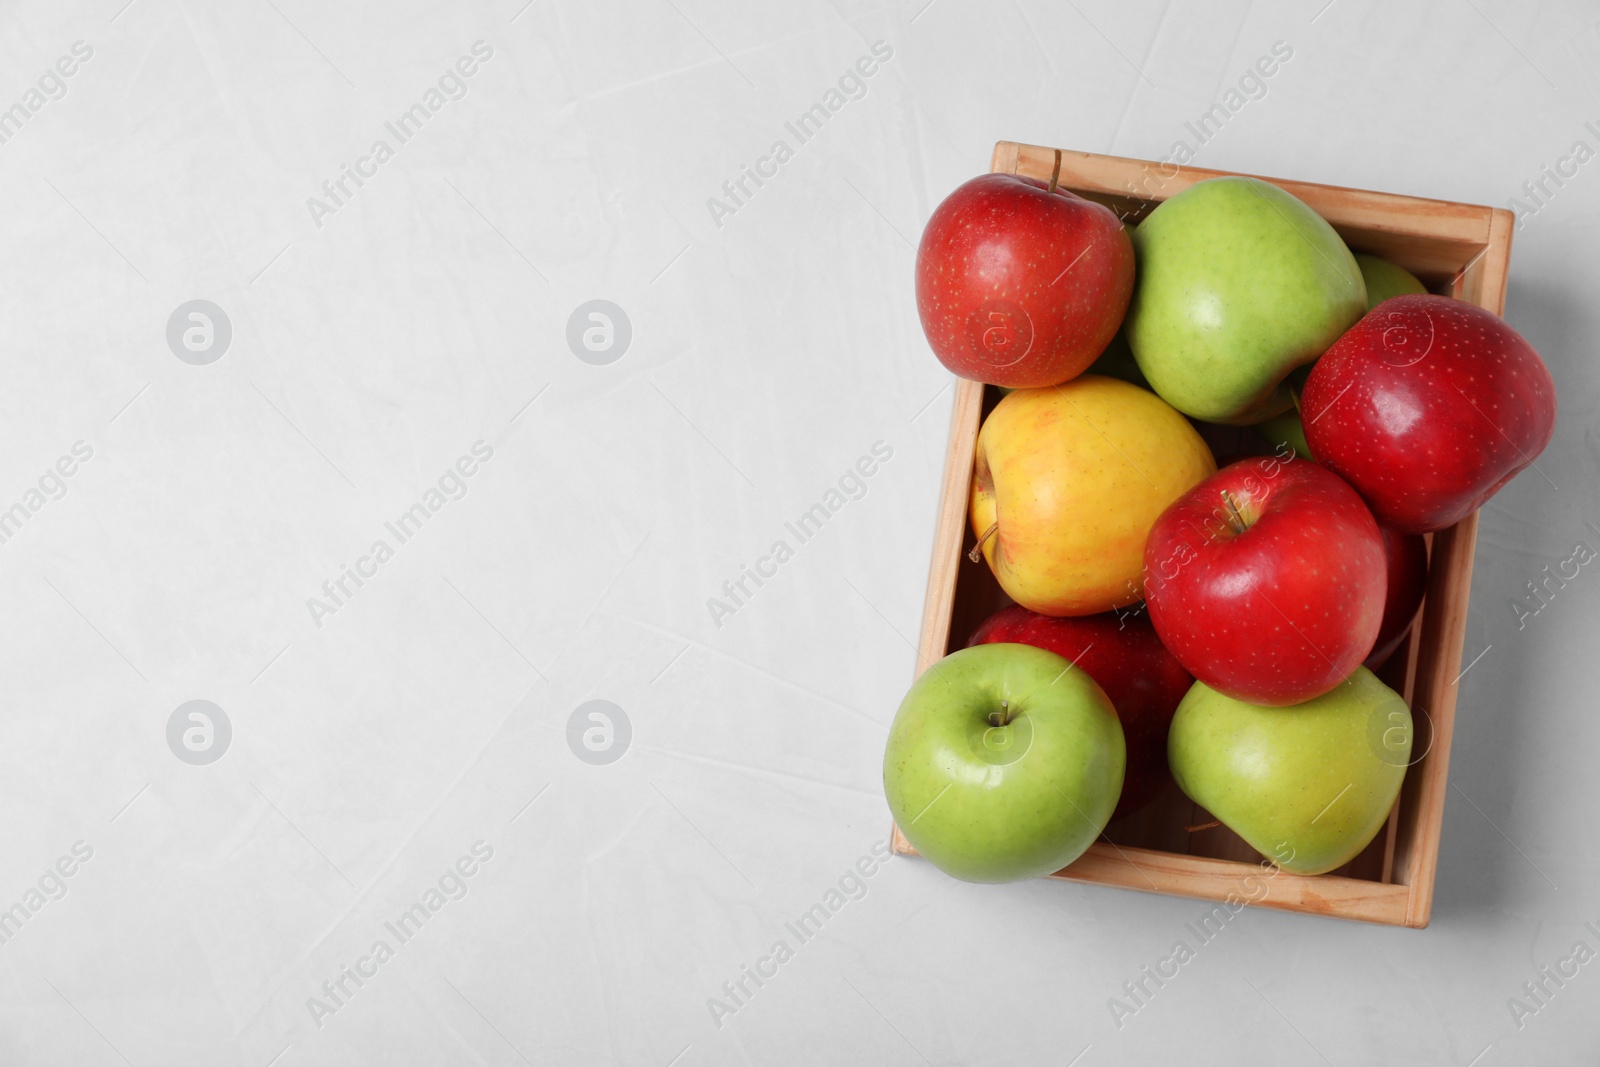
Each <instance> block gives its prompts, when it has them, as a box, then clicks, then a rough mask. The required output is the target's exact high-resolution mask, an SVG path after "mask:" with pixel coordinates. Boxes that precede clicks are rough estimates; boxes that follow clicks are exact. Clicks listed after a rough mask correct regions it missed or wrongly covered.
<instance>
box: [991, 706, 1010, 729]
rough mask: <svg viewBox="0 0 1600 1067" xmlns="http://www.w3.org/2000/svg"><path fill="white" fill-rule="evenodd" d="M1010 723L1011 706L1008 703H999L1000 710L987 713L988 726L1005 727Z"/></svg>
mask: <svg viewBox="0 0 1600 1067" xmlns="http://www.w3.org/2000/svg"><path fill="white" fill-rule="evenodd" d="M1010 722H1011V705H1010V703H1009V702H1008V701H1005V700H1002V701H1001V702H1000V710H998V711H991V712H990V713H989V725H990V726H1005V725H1006V724H1008V723H1010Z"/></svg>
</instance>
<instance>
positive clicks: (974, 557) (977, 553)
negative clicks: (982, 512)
mask: <svg viewBox="0 0 1600 1067" xmlns="http://www.w3.org/2000/svg"><path fill="white" fill-rule="evenodd" d="M998 529H1000V524H999V523H998V522H991V523H990V524H989V528H988V529H987V530H985V531H983V536H982V537H980V538H978V543H977V544H975V545H973V546H972V551H971V552H968V553H967V558H968V559H970V560H971V561H972V562H974V563H976V562H978V561H979V560H980V559H982V558H983V544H984V542H985V541H987V540H989V538H991V537H993V536H994V532H995V531H996V530H998Z"/></svg>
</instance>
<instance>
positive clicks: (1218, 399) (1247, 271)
mask: <svg viewBox="0 0 1600 1067" xmlns="http://www.w3.org/2000/svg"><path fill="white" fill-rule="evenodd" d="M1133 246H1134V251H1135V253H1136V254H1137V257H1138V264H1139V277H1138V282H1137V284H1136V285H1135V286H1134V291H1133V302H1132V303H1131V304H1130V305H1129V307H1128V316H1127V319H1126V320H1125V321H1124V328H1125V329H1126V330H1127V332H1128V341H1129V343H1130V344H1131V345H1132V346H1133V355H1134V358H1135V359H1137V360H1138V362H1139V369H1140V370H1141V371H1143V372H1144V376H1145V377H1146V378H1147V379H1149V381H1150V386H1151V388H1153V389H1154V390H1155V391H1156V392H1157V393H1159V394H1160V395H1161V398H1162V399H1163V400H1165V401H1166V402H1167V403H1169V404H1171V405H1172V406H1173V407H1175V408H1177V409H1178V410H1179V411H1182V412H1184V413H1185V414H1187V415H1192V416H1194V417H1195V418H1197V419H1204V420H1206V421H1207V422H1221V423H1230V424H1234V425H1245V424H1249V423H1254V422H1260V421H1261V420H1262V419H1266V418H1270V417H1272V416H1273V415H1277V414H1279V413H1281V412H1283V411H1287V410H1288V409H1289V406H1290V398H1289V390H1288V387H1287V386H1286V385H1285V384H1284V379H1285V378H1286V377H1287V376H1288V374H1289V372H1290V371H1292V370H1294V369H1295V368H1296V367H1299V366H1301V365H1302V364H1306V363H1310V362H1311V361H1312V360H1314V359H1316V358H1317V357H1318V356H1320V355H1322V353H1323V352H1324V351H1325V350H1326V349H1327V348H1328V346H1329V345H1331V344H1333V342H1334V341H1335V340H1337V339H1338V337H1339V335H1340V334H1342V333H1343V332H1344V331H1345V330H1346V329H1347V328H1349V327H1350V325H1351V324H1352V323H1354V322H1355V321H1356V320H1357V319H1359V318H1360V317H1361V316H1362V315H1363V314H1364V313H1365V312H1366V309H1367V291H1366V286H1365V283H1363V281H1362V280H1361V271H1360V269H1359V268H1358V267H1357V266H1356V261H1355V258H1354V257H1353V256H1352V255H1351V254H1350V250H1349V249H1348V248H1346V247H1345V244H1344V241H1342V240H1341V239H1340V238H1339V235H1338V234H1337V233H1335V232H1334V231H1333V227H1332V226H1329V225H1328V224H1327V222H1325V221H1324V220H1323V219H1322V217H1321V216H1320V215H1318V214H1317V213H1316V212H1315V211H1312V210H1311V209H1310V208H1309V207H1307V206H1306V205H1305V204H1304V203H1302V202H1301V201H1300V200H1299V199H1297V198H1295V197H1294V196H1291V195H1290V194H1289V193H1286V192H1284V191H1283V190H1282V189H1280V188H1278V187H1277V186H1276V185H1272V184H1270V183H1269V182H1264V181H1261V180H1260V179H1259V178H1245V177H1240V176H1237V175H1231V176H1228V177H1222V178H1209V179H1207V180H1205V181H1201V182H1196V183H1195V184H1194V185H1191V186H1190V187H1189V188H1187V189H1185V190H1183V191H1182V192H1181V193H1178V194H1177V195H1176V196H1174V197H1172V198H1171V199H1170V200H1167V201H1165V202H1164V203H1162V204H1161V205H1160V206H1158V207H1157V208H1156V209H1155V210H1154V211H1152V212H1151V213H1150V216H1149V217H1148V218H1147V219H1145V220H1144V221H1143V222H1142V223H1140V224H1139V226H1138V227H1137V228H1136V229H1135V230H1134V231H1133Z"/></svg>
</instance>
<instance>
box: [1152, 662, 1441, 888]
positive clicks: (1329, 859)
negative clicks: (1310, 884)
mask: <svg viewBox="0 0 1600 1067" xmlns="http://www.w3.org/2000/svg"><path fill="white" fill-rule="evenodd" d="M1411 730H1412V723H1411V709H1409V708H1408V707H1406V702H1405V701H1404V700H1402V699H1401V698H1400V695H1399V694H1398V693H1396V692H1395V691H1394V690H1393V689H1390V688H1389V687H1388V686H1386V685H1384V684H1383V683H1382V682H1380V681H1378V679H1377V677H1376V676H1375V675H1374V674H1373V673H1372V672H1371V671H1369V670H1367V669H1366V668H1365V667H1357V668H1356V669H1355V672H1354V673H1353V674H1351V675H1350V677H1349V678H1347V679H1345V680H1344V681H1343V682H1342V683H1340V684H1339V685H1338V686H1337V687H1336V688H1334V689H1333V690H1331V691H1329V692H1327V693H1324V694H1323V695H1321V696H1319V697H1315V698H1313V699H1311V700H1308V701H1306V702H1305V703H1303V704H1296V705H1294V706H1292V707H1284V708H1277V707H1263V706H1261V705H1258V704H1251V703H1248V702H1246V701H1243V700H1239V699H1237V698H1235V697H1230V696H1225V695H1224V694H1222V693H1219V692H1217V691H1216V690H1214V689H1212V688H1210V687H1209V686H1207V685H1206V684H1205V683H1204V682H1196V683H1195V684H1194V688H1192V689H1190V690H1189V693H1188V695H1187V696H1185V697H1184V698H1183V702H1182V703H1180V704H1179V705H1178V713H1177V714H1176V715H1175V716H1173V719H1172V730H1171V732H1170V733H1169V734H1168V738H1167V761H1168V762H1169V763H1170V764H1171V765H1172V775H1173V777H1174V778H1176V779H1177V781H1178V787H1179V788H1180V789H1182V790H1183V792H1184V795H1186V796H1187V797H1188V798H1189V799H1190V800H1192V801H1194V802H1195V803H1196V804H1199V805H1200V806H1201V807H1203V808H1205V809H1206V810H1207V811H1209V812H1210V813H1211V814H1212V815H1213V816H1215V817H1216V818H1217V819H1219V820H1221V821H1222V823H1223V825H1225V826H1227V827H1228V829H1230V830H1232V831H1233V832H1234V833H1236V834H1238V835H1239V836H1240V837H1242V838H1244V839H1245V840H1246V841H1248V842H1249V843H1250V846H1251V847H1252V848H1254V849H1255V850H1256V851H1258V852H1260V853H1261V854H1262V855H1265V856H1269V857H1272V858H1273V861H1274V862H1275V863H1276V864H1277V865H1278V866H1279V867H1280V868H1282V869H1283V870H1286V871H1291V872H1294V873H1296V874H1324V873H1326V872H1328V871H1331V870H1333V869H1334V868H1336V867H1341V866H1343V865H1344V864H1346V863H1349V862H1350V861H1351V860H1352V859H1354V858H1355V857H1356V856H1358V855H1359V854H1360V853H1361V850H1362V849H1364V848H1366V847H1367V844H1368V842H1370V841H1371V840H1372V839H1373V838H1374V837H1375V836H1377V833H1378V831H1379V830H1380V829H1382V827H1383V824H1384V822H1385V821H1387V820H1388V818H1389V811H1390V809H1391V808H1393V807H1394V801H1395V797H1397V796H1399V794H1400V783H1401V781H1402V780H1403V779H1404V778H1405V772H1406V766H1407V764H1408V763H1409V762H1410V755H1411V741H1412V733H1411Z"/></svg>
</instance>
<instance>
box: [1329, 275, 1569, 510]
mask: <svg viewBox="0 0 1600 1067" xmlns="http://www.w3.org/2000/svg"><path fill="white" fill-rule="evenodd" d="M1300 409H1301V411H1302V413H1303V414H1304V415H1305V420H1306V441H1307V442H1308V443H1309V444H1310V446H1311V451H1312V452H1313V453H1314V454H1315V455H1316V457H1317V461H1318V462H1320V463H1322V464H1323V465H1325V466H1326V467H1328V468H1329V469H1331V470H1333V471H1335V472H1336V473H1338V474H1339V475H1340V476H1341V477H1343V478H1345V479H1346V480H1348V481H1349V482H1350V484H1351V485H1353V486H1355V487H1356V489H1357V490H1358V491H1359V492H1360V493H1361V495H1362V496H1363V497H1364V498H1366V501H1367V503H1368V504H1369V505H1371V507H1372V511H1373V514H1375V515H1376V516H1377V517H1378V520H1379V521H1380V522H1382V523H1384V524H1385V525H1388V526H1393V527H1394V528H1395V529H1397V530H1401V531H1403V532H1406V533H1428V532H1429V531H1432V530H1442V529H1444V528H1445V527H1447V526H1452V525H1454V524H1455V523H1457V522H1460V521H1461V520H1462V519H1464V518H1466V517H1467V516H1468V515H1470V514H1472V512H1474V511H1476V510H1477V509H1478V508H1480V507H1482V506H1483V504H1484V503H1485V502H1486V501H1487V500H1488V499H1489V498H1490V497H1492V496H1494V494H1495V493H1497V492H1499V490H1500V487H1501V486H1503V485H1505V484H1506V483H1507V482H1508V481H1510V480H1511V479H1512V478H1513V477H1515V476H1516V475H1517V474H1518V473H1519V472H1520V471H1522V470H1523V469H1524V468H1525V467H1528V466H1529V465H1531V464H1532V463H1533V461H1534V460H1535V459H1537V458H1538V457H1539V453H1541V452H1543V451H1544V449H1545V446H1546V445H1548V444H1549V443H1550V437H1551V434H1552V433H1554V431H1555V422H1556V390H1555V382H1554V381H1552V380H1551V378H1550V371H1549V370H1548V369H1546V367H1545V365H1544V361H1543V360H1541V359H1540V358H1539V354H1538V353H1537V352H1535V351H1534V350H1533V346H1532V345H1530V344H1528V342H1527V341H1525V340H1523V339H1522V337H1521V335H1519V334H1518V333H1517V332H1516V331H1515V330H1513V329H1512V328H1511V327H1510V326H1507V325H1506V324H1505V322H1504V321H1502V320H1501V319H1500V318H1499V316H1497V315H1493V314H1490V313H1489V312H1487V311H1485V310H1483V309H1482V308H1480V307H1477V306H1475V305H1473V304H1468V303H1466V302H1465V301H1462V300H1453V299H1451V298H1450V297H1447V296H1434V295H1431V294H1422V295H1419V296H1397V297H1393V298H1392V299H1389V300H1386V301H1384V302H1383V303H1382V304H1379V305H1378V306H1377V307H1376V308H1373V309H1372V310H1371V311H1369V312H1367V314H1366V316H1365V317H1363V318H1362V319H1361V321H1360V322H1358V323H1356V325H1355V326H1353V327H1351V328H1350V330H1349V332H1347V333H1346V334H1345V335H1344V336H1343V337H1341V338H1339V340H1338V342H1337V343H1336V344H1334V346H1333V347H1332V348H1330V349H1329V350H1328V352H1327V354H1326V355H1324V356H1323V357H1322V358H1321V359H1319V360H1317V365H1316V366H1315V367H1313V368H1312V370H1311V377H1310V378H1309V379H1308V380H1307V381H1306V388H1305V392H1304V393H1303V394H1302V396H1301V401H1300Z"/></svg>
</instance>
